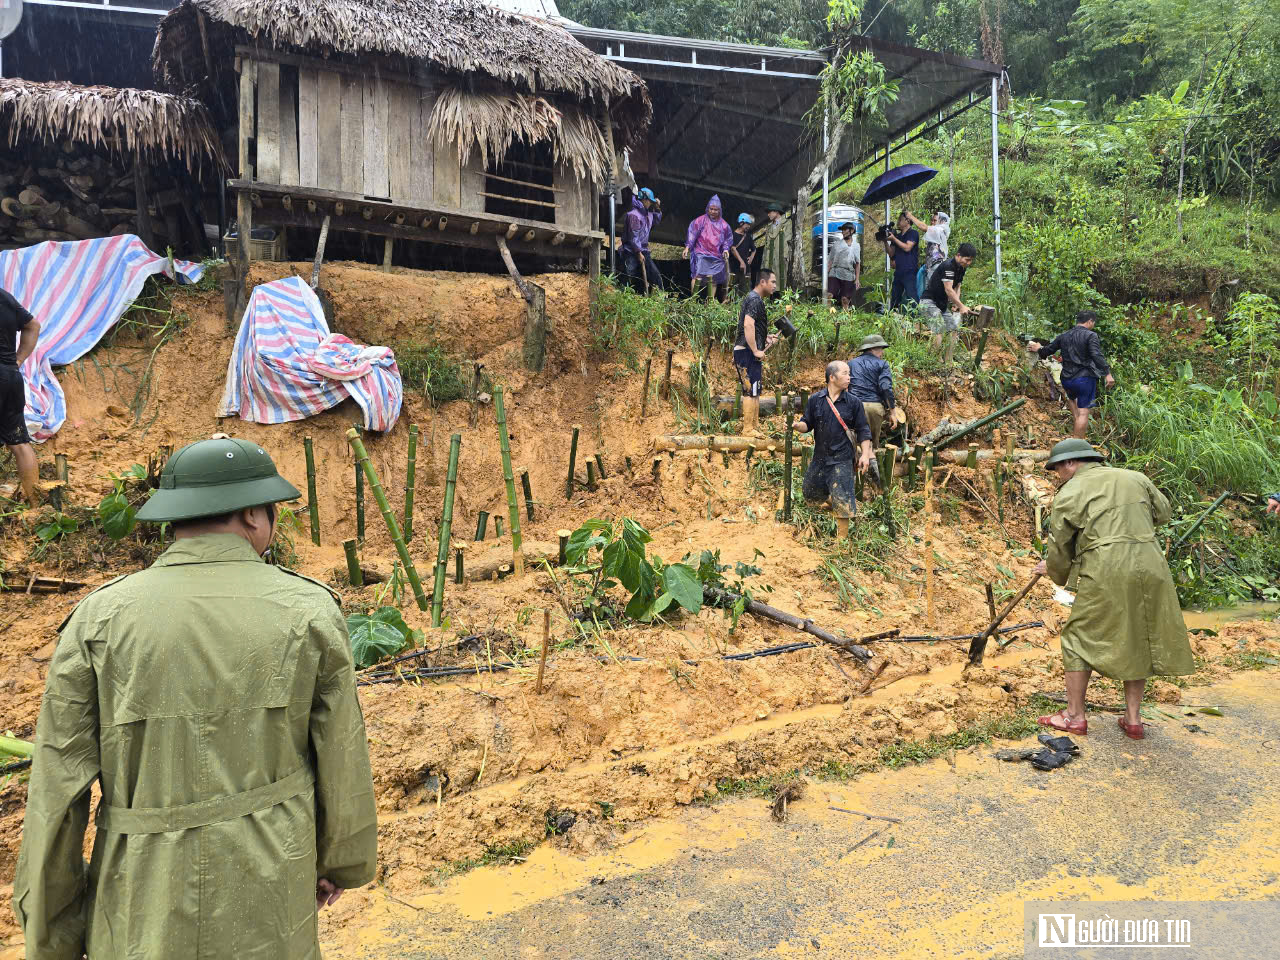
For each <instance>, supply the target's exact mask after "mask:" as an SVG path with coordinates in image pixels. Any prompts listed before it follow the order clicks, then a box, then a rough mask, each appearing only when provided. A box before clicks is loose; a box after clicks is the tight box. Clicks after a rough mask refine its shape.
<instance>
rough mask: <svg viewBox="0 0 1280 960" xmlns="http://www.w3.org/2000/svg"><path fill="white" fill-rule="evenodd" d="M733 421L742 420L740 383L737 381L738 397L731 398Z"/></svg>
mask: <svg viewBox="0 0 1280 960" xmlns="http://www.w3.org/2000/svg"><path fill="white" fill-rule="evenodd" d="M733 419H735V420H741V419H742V381H741V380H739V381H738V395H737V396H736V397H734V398H733Z"/></svg>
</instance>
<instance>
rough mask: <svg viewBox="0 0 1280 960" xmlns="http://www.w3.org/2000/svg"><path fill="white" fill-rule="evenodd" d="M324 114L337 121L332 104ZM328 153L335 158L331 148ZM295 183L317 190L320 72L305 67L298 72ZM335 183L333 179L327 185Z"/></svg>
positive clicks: (334, 107) (318, 182)
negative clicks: (296, 178) (331, 153)
mask: <svg viewBox="0 0 1280 960" xmlns="http://www.w3.org/2000/svg"><path fill="white" fill-rule="evenodd" d="M328 112H329V113H332V114H333V117H334V119H337V116H338V111H337V109H336V104H332V103H331V104H329V110H328ZM329 149H330V150H332V151H333V156H334V157H337V155H338V151H337V150H336V149H334V147H333V145H332V144H330V145H329ZM298 183H300V184H302V186H304V187H318V186H320V72H319V71H318V70H312V69H310V68H308V67H299V68H298ZM336 183H337V180H336V178H335V180H334V181H332V183H331V184H330V185H331V186H332V185H333V184H336Z"/></svg>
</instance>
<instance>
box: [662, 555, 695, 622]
mask: <svg viewBox="0 0 1280 960" xmlns="http://www.w3.org/2000/svg"><path fill="white" fill-rule="evenodd" d="M662 585H663V586H664V587H665V588H666V592H667V593H669V594H671V596H672V597H674V598H675V601H676V603H678V604H680V606H682V607H684V609H686V610H688V611H689V612H690V613H697V612H698V611H699V610H701V609H702V582H701V581H700V580H699V579H698V574H697V572H696V571H695V570H694V569H693V567H690V566H688V565H686V564H683V563H672V564H669V565H668V566H667V567H666V568H665V569H663V571H662Z"/></svg>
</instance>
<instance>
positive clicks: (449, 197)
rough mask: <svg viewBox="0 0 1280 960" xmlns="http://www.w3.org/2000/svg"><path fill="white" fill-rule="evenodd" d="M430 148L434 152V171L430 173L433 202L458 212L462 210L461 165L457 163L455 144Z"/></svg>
mask: <svg viewBox="0 0 1280 960" xmlns="http://www.w3.org/2000/svg"><path fill="white" fill-rule="evenodd" d="M432 147H433V149H434V150H435V159H434V169H433V171H432V172H433V178H434V183H435V197H434V199H435V202H436V203H438V204H440V205H442V206H445V207H453V208H454V209H455V210H459V209H461V208H462V204H461V203H460V202H459V195H460V189H459V188H460V180H461V178H462V165H461V164H460V163H458V147H457V144H453V143H443V144H437V143H433V144H432ZM473 156H474V151H473Z"/></svg>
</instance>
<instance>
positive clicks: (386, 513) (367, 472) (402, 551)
mask: <svg viewBox="0 0 1280 960" xmlns="http://www.w3.org/2000/svg"><path fill="white" fill-rule="evenodd" d="M347 440H348V441H350V443H351V449H352V450H354V451H355V454H356V462H357V463H358V464H360V466H362V467H363V468H364V476H365V479H366V480H368V481H369V489H370V490H372V491H373V499H374V502H376V503H377V504H378V509H379V510H381V511H382V519H383V522H385V523H386V525H387V532H388V533H390V534H391V541H392V543H394V544H395V546H396V553H397V554H398V555H399V557H400V563H401V565H402V566H403V567H404V572H405V576H407V577H408V578H409V585H410V586H411V587H412V588H413V598H414V600H415V601H416V602H417V604H418V609H419V610H427V609H428V608H429V604H428V603H427V595H426V594H425V593H423V591H422V581H421V580H420V579H419V578H418V568H417V567H415V566H414V565H413V558H412V557H411V556H409V551H408V549H407V548H406V547H405V545H404V538H403V537H402V536H400V525H399V524H398V523H396V518H395V514H393V513H392V512H391V504H390V503H388V502H387V495H386V493H384V492H383V490H382V484H381V483H380V482H379V481H378V474H377V472H376V471H375V470H374V469H373V464H372V463H371V462H370V461H369V454H368V453H367V452H366V451H365V449H364V442H363V441H362V440H361V439H360V434H359V433H357V432H356V431H355V430H354V429H352V430H348V431H347Z"/></svg>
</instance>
